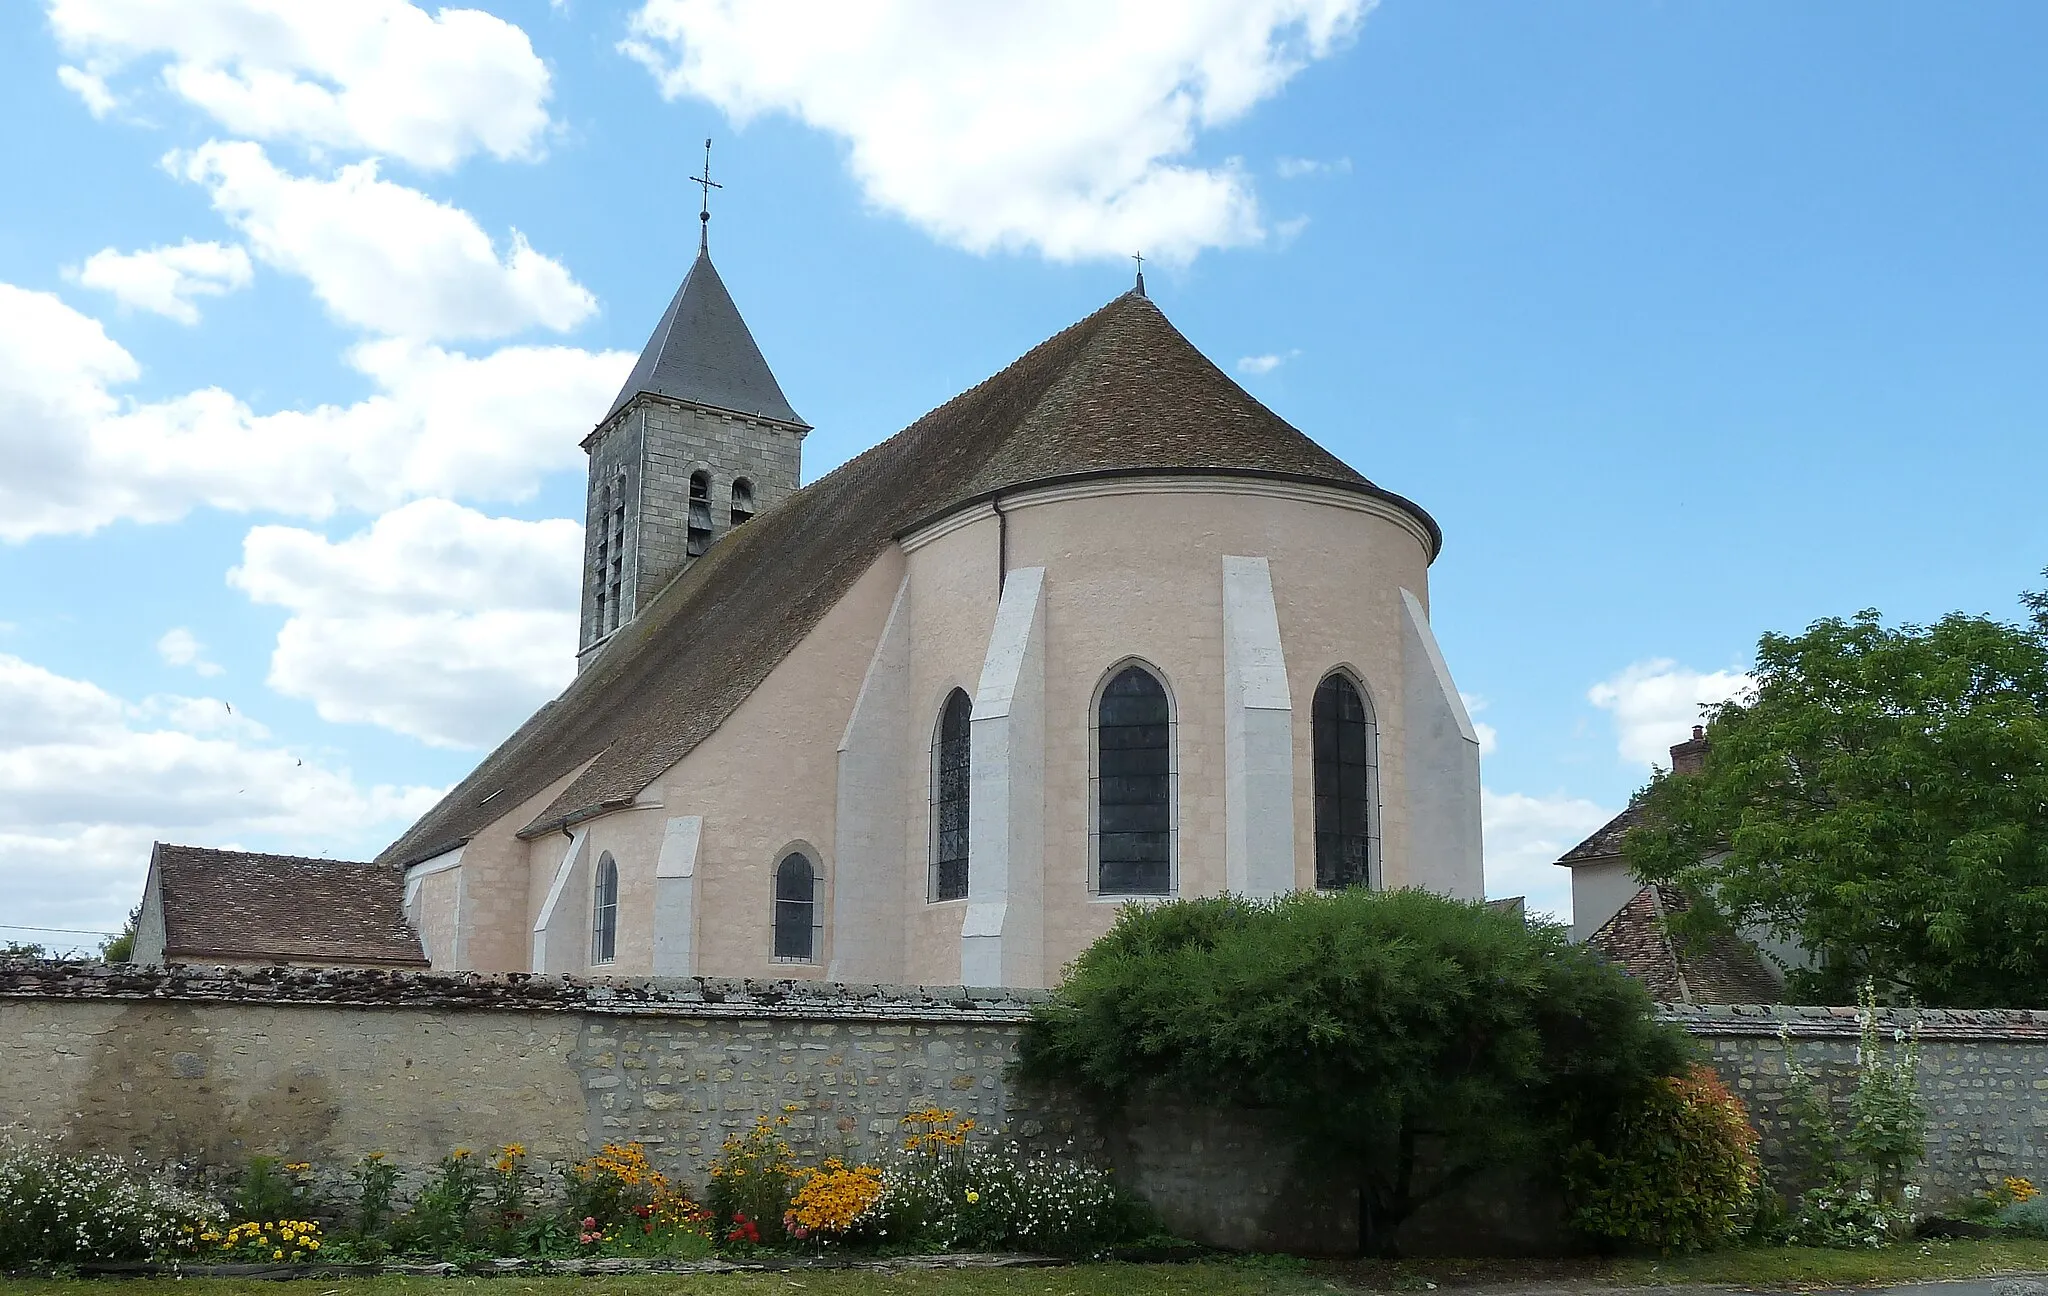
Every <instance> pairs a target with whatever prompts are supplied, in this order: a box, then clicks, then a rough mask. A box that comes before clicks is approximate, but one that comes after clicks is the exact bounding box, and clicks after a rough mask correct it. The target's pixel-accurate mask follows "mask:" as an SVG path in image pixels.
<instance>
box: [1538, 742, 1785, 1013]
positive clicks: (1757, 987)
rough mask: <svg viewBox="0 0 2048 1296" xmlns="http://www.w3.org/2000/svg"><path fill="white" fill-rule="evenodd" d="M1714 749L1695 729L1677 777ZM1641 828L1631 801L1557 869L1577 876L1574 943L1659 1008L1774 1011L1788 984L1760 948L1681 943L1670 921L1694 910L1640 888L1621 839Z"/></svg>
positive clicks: (1735, 938) (1723, 940)
mask: <svg viewBox="0 0 2048 1296" xmlns="http://www.w3.org/2000/svg"><path fill="white" fill-rule="evenodd" d="M1707 748H1708V740H1707V736H1706V730H1705V728H1704V727H1703V726H1700V725H1694V726H1693V728H1692V737H1690V738H1688V739H1686V740H1685V741H1684V742H1681V743H1678V744H1675V745H1674V746H1673V747H1672V748H1671V772H1672V773H1674V774H1697V773H1698V772H1699V770H1700V767H1701V764H1702V762H1704V761H1705V759H1706V754H1707ZM1641 820H1642V806H1641V803H1640V802H1635V801H1632V802H1630V804H1629V806H1628V808H1627V809H1625V810H1623V811H1622V812H1621V813H1620V814H1618V815H1616V816H1614V818H1612V819H1610V820H1608V821H1607V822H1606V823H1605V824H1603V825H1601V826H1600V828H1599V829H1597V830H1596V831H1595V832H1594V833H1593V834H1592V835H1591V836H1590V837H1588V838H1586V840H1584V841H1582V842H1580V843H1579V844H1578V845H1576V846H1574V847H1572V848H1571V849H1570V850H1568V851H1566V852H1565V853H1564V855H1563V856H1562V857H1561V858H1559V860H1558V861H1557V863H1558V865H1559V866H1560V867H1563V868H1568V869H1570V870H1571V871H1572V939H1573V940H1575V941H1582V942H1584V943H1586V944H1588V945H1590V946H1592V947H1593V948H1594V949H1597V950H1599V951H1600V953H1601V954H1602V955H1603V956H1604V957H1605V958H1606V959H1607V960H1608V961H1609V962H1611V963H1613V964H1615V965H1616V966H1618V967H1621V968H1622V969H1624V970H1626V971H1627V972H1628V973H1629V974H1630V975H1631V976H1633V977H1635V978H1636V979H1637V980H1639V981H1641V982H1643V983H1644V984H1645V985H1646V986H1648V987H1649V989H1650V993H1651V994H1652V995H1653V996H1654V997H1656V998H1657V999H1658V1000H1660V1001H1664V1002H1670V1003H1771V1002H1775V1001H1776V1000H1777V999H1779V998H1781V997H1782V995H1783V989H1784V977H1783V975H1782V974H1781V973H1780V972H1779V971H1778V969H1777V968H1776V967H1775V966H1773V964H1772V963H1771V962H1770V961H1769V960H1768V959H1766V958H1765V957H1764V956H1763V955H1762V954H1760V953H1759V952H1758V946H1757V944H1756V943H1754V942H1752V941H1750V940H1748V939H1746V938H1744V937H1743V936H1739V935H1736V934H1734V933H1728V934H1726V935H1723V936H1720V937H1717V938H1715V939H1714V940H1712V941H1710V942H1707V943H1706V944H1704V945H1701V944H1698V943H1693V942H1683V941H1678V940H1676V939H1674V937H1673V936H1672V935H1671V933H1670V931H1669V930H1668V928H1667V924H1666V923H1665V918H1666V916H1667V915H1670V914H1674V913H1679V912H1682V911H1683V910H1684V909H1686V908H1687V907H1688V905H1689V903H1690V902H1689V901H1688V900H1687V898H1686V896H1685V895H1684V893H1683V892H1681V891H1679V890H1677V889H1676V888H1674V887H1668V886H1653V885H1646V884H1644V883H1643V882H1641V881H1639V880H1637V878H1636V877H1635V875H1634V874H1632V873H1631V872H1630V871H1629V867H1628V862H1627V861H1626V860H1625V859H1624V858H1623V857H1622V853H1621V846H1622V839H1623V838H1625V837H1627V836H1628V831H1629V829H1631V828H1633V827H1635V826H1636V825H1637V824H1638V823H1640V822H1641Z"/></svg>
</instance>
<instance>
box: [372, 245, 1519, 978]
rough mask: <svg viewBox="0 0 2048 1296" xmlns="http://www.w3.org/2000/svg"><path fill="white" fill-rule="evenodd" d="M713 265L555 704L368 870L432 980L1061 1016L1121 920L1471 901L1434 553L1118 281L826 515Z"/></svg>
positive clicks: (916, 434) (701, 261) (656, 406)
mask: <svg viewBox="0 0 2048 1296" xmlns="http://www.w3.org/2000/svg"><path fill="white" fill-rule="evenodd" d="M809 430H810V428H809V425H807V424H806V423H805V422H804V420H803V419H802V418H801V417H799V416H798V414H797V412H796V411H795V410H794V409H793V408H791V406H790V402H789V400H788V399H787V397H786V396H785V395H784V393H783V390H782V387H781V385H780V384H779V383H778V382H777V381H776V378H775V375H774V373H773V372H771V371H770V369H769V366H768V363H767V361H766V360H765V359H764V358H763V356H762V354H761V352H760V349H759V348H758V347H757V346H756V344H755V342H754V339H753V337H752V335H751V334H750V332H749V331H748V329H747V326H746V324H745V322H744V321H743V320H742V319H741V317H740V313H739V311H738V309H737V308H736V307H735V305H734V303H733V300H732V297H731V296H730V295H729V294H728V293H727V291H726V288H725V285H724V283H723V282H722V281H721V280H720V278H719V274H718V271H717V270H716V269H715V268H714V267H713V265H712V263H711V259H710V256H709V254H708V251H706V250H703V249H702V248H700V251H699V254H698V256H697V259H696V262H695V264H694V265H692V266H691V268H690V270H689V274H688V277H687V278H685V279H684V281H683V284H682V286H681V288H680V289H678V291H677V292H676V294H675V297H674V299H673V300H672V301H671V302H670V303H669V306H668V309H667V311H666V312H665V313H664V314H663V315H662V317H661V321H660V323H659V324H658V325H657V326H656V327H655V329H654V333H653V336H652V337H651V338H649V339H648V342H647V346H646V349H645V350H644V351H643V352H642V353H641V355H640V358H639V362H638V363H637V364H635V365H634V367H633V371H632V375H631V376H630V377H629V378H628V379H627V380H626V384H625V386H624V387H623V388H621V389H620V391H619V394H618V398H617V399H616V400H615V401H613V402H612V405H611V408H610V409H609V410H606V411H604V414H603V417H602V418H601V419H599V420H598V422H597V425H596V427H595V429H594V430H593V431H592V432H591V433H590V435H589V436H588V437H587V438H586V439H585V440H584V442H583V445H584V448H585V449H586V450H587V451H588V452H589V457H590V483H589V496H588V512H587V525H586V533H585V549H584V554H585V564H584V578H583V601H582V633H581V640H580V643H579V646H578V655H577V665H578V671H577V675H576V678H575V680H574V682H573V683H571V684H570V685H569V687H568V688H567V689H566V690H565V691H564V692H563V693H562V695H561V696H560V697H558V698H556V699H555V700H554V701H552V702H550V703H548V704H547V705H546V706H544V707H542V708H541V709H540V710H539V711H538V712H537V713H536V714H535V715H534V716H533V717H532V718H531V719H530V720H528V721H527V722H526V723H525V725H523V726H522V727H521V728H520V729H519V730H518V732H516V733H514V734H513V735H512V736H511V737H510V738H508V739H507V740H506V741H505V742H504V743H503V744H502V745H501V746H500V747H499V748H498V749H497V750H496V751H495V752H493V753H491V755H490V756H489V757H487V758H486V759H485V760H484V761H483V763H482V764H480V765H478V766H477V768H476V769H475V771H474V772H472V773H471V774H470V775H469V776H468V777H467V778H465V779H464V780H462V782H461V783H460V784H458V785H457V786H456V787H455V788H454V790H453V791H451V792H449V793H448V795H447V797H446V798H445V799H443V800H442V802H441V803H440V804H439V805H437V806H436V807H435V808H434V809H433V810H432V811H430V812H429V813H428V814H427V815H426V816H425V817H423V818H422V819H420V821H419V822H418V823H416V824H414V825H413V826H412V828H411V829H410V830H408V831H407V832H406V833H405V835H404V836H402V837H401V838H399V840H398V841H397V842H395V843H394V844H393V845H392V846H391V847H390V848H389V849H387V850H386V851H385V852H384V853H383V855H382V856H381V857H380V858H379V861H378V862H379V863H381V864H383V865H385V866H387V867H389V868H392V869H396V870H402V872H403V877H404V893H403V903H404V906H405V912H406V915H407V917H408V918H409V920H410V921H411V922H412V924H413V926H414V928H415V929H416V930H417V932H418V933H419V936H420V938H421V942H422V944H423V945H424V948H425V952H426V956H427V957H428V958H429V959H430V960H431V962H432V964H433V966H434V967H435V968H436V969H476V970H482V971H533V972H539V973H549V974H560V973H570V974H575V975H578V976H633V977H639V976H648V975H655V976H663V975H705V976H722V977H758V978H789V977H806V978H822V979H830V980H835V981H850V982H889V983H923V984H966V985H974V986H996V985H1008V986H1044V985H1048V984H1051V983H1052V982H1054V981H1056V980H1057V979H1058V978H1059V976H1060V971H1061V968H1062V967H1063V966H1064V965H1065V964H1066V963H1067V962H1068V961H1069V960H1071V959H1073V958H1074V957H1075V956H1076V955H1077V954H1079V953H1080V952H1081V951H1082V950H1083V949H1085V948H1086V947H1087V946H1088V944H1089V943H1090V942H1091V941H1093V940H1094V939H1095V938H1096V937H1097V936H1099V935H1101V934H1102V932H1103V931H1105V930H1106V929H1107V928H1108V926H1109V925H1110V923H1111V922H1112V921H1113V920H1114V919H1115V916H1116V913H1117V911H1118V909H1119V907H1120V906H1122V905H1125V904H1129V903H1133V902H1137V903H1145V902H1150V901H1156V900H1159V899H1163V898H1166V897H1173V896H1197V895H1215V894H1218V893H1221V892H1224V891H1230V892H1235V893H1238V894H1243V895H1250V896H1272V895H1277V894H1280V893H1283V892H1286V891H1290V890H1295V889H1305V888H1311V887H1320V888H1336V887H1345V886H1370V887H1406V886H1419V887H1427V888H1430V889H1433V890H1436V891H1440V892H1444V893H1447V894H1450V895H1453V896H1459V897H1465V898H1471V899H1477V898H1479V897H1480V896H1481V895H1482V894H1483V884H1482V877H1481V869H1480V834H1479V744H1478V741H1477V738H1476V736H1475V734H1474V732H1473V728H1472V724H1471V721H1470V719H1469V718H1468V717H1467V715H1466V712H1465V709H1464V707H1463V705H1462V704H1461V703H1460V701H1459V697H1458V691H1457V688H1456V687H1455V686H1454V685H1453V684H1452V682H1451V677H1450V673H1449V671H1448V669H1447V667H1446V666H1445V663H1444V658H1443V654H1442V653H1441V652H1440V651H1439V650H1438V647H1437V643H1436V640H1435V638H1434V637H1433V636H1432V634H1431V632H1430V623H1429V568H1430V564H1431V562H1432V561H1433V560H1434V559H1435V557H1436V555H1437V551H1438V549H1439V547H1440V546H1441V543H1442V536H1441V533H1440V532H1439V530H1438V528H1437V526H1436V523H1435V522H1433V521H1432V520H1431V519H1430V517H1429V515H1428V514H1427V513H1425V512H1423V511H1422V509H1421V508H1419V507H1417V506H1416V505H1415V504H1413V503H1411V502H1410V501H1408V500H1406V499H1404V498H1402V497H1401V496H1399V495H1396V494H1394V493H1392V492H1390V491H1388V490H1385V489H1383V488H1381V487H1379V486H1377V485H1375V484H1374V483H1373V482H1371V481H1368V480H1367V479H1366V478H1365V477H1364V476H1362V475H1361V474H1360V473H1358V472H1357V471H1356V470H1354V469H1353V468H1352V467H1350V466H1349V465H1347V464H1345V463H1344V462H1343V461H1341V460H1340V459H1338V458H1337V457H1336V456H1335V455H1333V454H1331V453H1330V452H1329V451H1327V450H1325V449H1323V448H1322V447H1321V446H1319V445H1318V444H1316V443H1315V442H1314V441H1313V440H1311V439H1310V438H1309V437H1307V436H1306V435H1304V434H1303V433H1301V432H1300V431H1297V430H1296V429H1295V428H1293V427H1291V426H1289V425H1288V424H1287V423H1286V422H1285V421H1284V420H1282V419H1281V418H1280V417H1279V416H1277V415H1276V414H1274V413H1273V412H1272V411H1270V410H1268V409H1266V408H1265V407H1264V406H1263V405H1261V404H1260V403H1259V402H1258V401H1257V400H1255V399H1253V398H1252V397H1251V396H1250V395H1249V394H1248V393H1246V392H1245V391H1244V390H1243V389H1241V388H1240V387H1238V385H1237V384H1236V383H1234V382H1232V381H1231V380H1230V378H1228V377H1227V376H1226V375H1225V374H1224V373H1223V372H1222V371H1221V370H1219V369H1218V368H1217V367H1216V366H1215V365H1214V364H1212V363H1210V362H1209V360H1208V359H1207V358H1205V357H1204V356H1203V355H1202V354H1201V353H1200V352H1198V351H1197V350H1196V349H1195V348H1194V346H1193V345H1192V344H1190V343H1189V342H1188V340H1187V339H1186V338H1185V337H1183V336H1181V334H1180V333H1179V332H1178V331H1177V330H1176V329H1175V328H1174V326H1173V325H1172V324H1171V323H1169V322H1168V320H1167V318H1166V317H1165V315H1163V314H1162V313H1161V312H1160V310H1159V308H1158V307H1157V306H1155V305H1154V304H1153V303H1152V302H1151V301H1150V300H1149V299H1148V298H1147V297H1146V295H1145V291H1144V280H1143V278H1142V276H1140V278H1139V279H1138V282H1137V286H1136V287H1135V288H1134V289H1133V290H1132V291H1130V292H1127V293H1125V294H1123V295H1122V296H1120V297H1117V298H1116V299H1115V300H1113V301H1111V302H1109V303H1108V304H1107V305H1105V306H1103V307H1102V308H1101V309H1100V310H1097V311H1096V312H1095V313H1093V314H1092V315H1089V316H1088V317H1087V318H1085V319H1083V320H1081V321H1080V322H1078V323H1076V324H1074V325H1073V326H1071V327H1069V328H1067V329H1065V330H1064V331H1062V332H1060V333H1058V334H1056V335H1055V336H1053V337H1051V338H1049V339H1047V340H1046V341H1044V342H1042V343H1040V344H1039V345H1037V346H1036V347H1033V348H1032V349H1031V350H1029V351H1028V352H1026V353H1025V354H1024V355H1023V356H1022V357H1020V358H1019V359H1018V360H1017V361H1016V362H1014V363H1013V364H1011V365H1010V366H1009V367H1008V368H1006V369H1004V370H1003V371H1002V372H1000V373H998V374H996V375H995V376H994V377H992V378H989V379H988V380H986V381H985V382H982V383H981V384H979V385H978V386H976V387H974V388H972V389H971V390H969V391H967V392H964V393H962V394H961V395H959V396H956V397H955V398H953V399H952V400H950V401H948V402H947V403H946V404H944V405H942V406H940V407H939V408H938V409H935V410H933V411H932V412H931V413H929V414H926V415H925V416H924V417H922V418H920V419H918V420H917V421H916V422H915V423H913V424H911V425H910V426H909V427H907V428H905V429H904V430H903V431H901V432H899V433H897V434H896V435H895V436H893V437H890V438H889V439H888V440H886V441H883V442H882V443H881V444H879V445H877V446H875V447H874V448H872V449H870V450H868V451H866V452H865V453H863V454H861V455H860V456H858V457H857V458H855V459H853V460H852V461H851V462H849V463H847V464H845V465H843V466H842V467H840V468H838V469H836V470H834V471H832V472H830V473H828V474H826V475H825V476H823V477H821V478H820V479H818V480H817V481H815V482H812V483H810V484H809V485H804V484H803V483H802V475H801V471H800V468H801V462H802V447H803V441H804V437H805V434H806V433H807V432H809Z"/></svg>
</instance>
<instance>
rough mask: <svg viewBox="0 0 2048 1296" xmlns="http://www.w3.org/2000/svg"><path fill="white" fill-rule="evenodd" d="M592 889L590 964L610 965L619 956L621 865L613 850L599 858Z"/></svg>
mask: <svg viewBox="0 0 2048 1296" xmlns="http://www.w3.org/2000/svg"><path fill="white" fill-rule="evenodd" d="M591 890H592V896H591V904H590V912H591V917H590V961H591V962H592V963H593V964H595V963H609V962H611V961H612V960H613V959H616V958H617V957H618V956H619V865H618V861H616V860H614V859H613V858H612V853H611V852H610V851H606V852H605V853H604V854H602V855H600V856H598V857H597V885H596V886H594V887H593V888H591Z"/></svg>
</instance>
